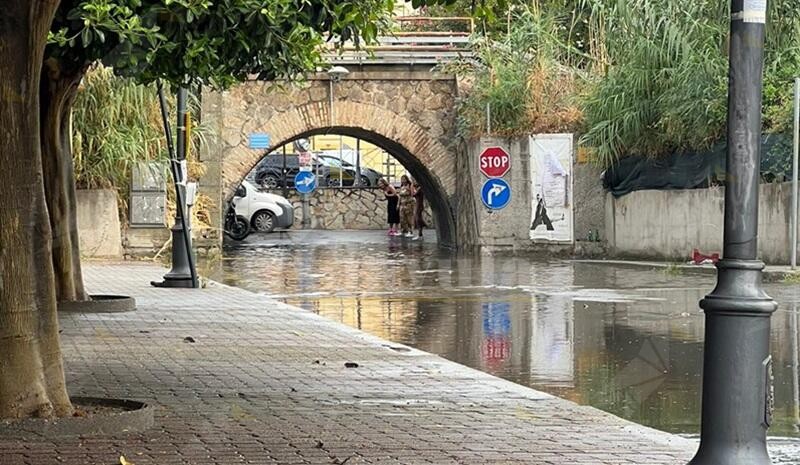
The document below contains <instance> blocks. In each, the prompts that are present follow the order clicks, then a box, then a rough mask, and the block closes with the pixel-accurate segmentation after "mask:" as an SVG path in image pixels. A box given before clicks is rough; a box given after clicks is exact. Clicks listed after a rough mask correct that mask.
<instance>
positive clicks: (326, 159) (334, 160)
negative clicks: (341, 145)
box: [320, 157, 342, 166]
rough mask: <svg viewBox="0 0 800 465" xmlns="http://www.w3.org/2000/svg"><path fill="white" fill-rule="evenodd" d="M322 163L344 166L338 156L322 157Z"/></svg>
mask: <svg viewBox="0 0 800 465" xmlns="http://www.w3.org/2000/svg"><path fill="white" fill-rule="evenodd" d="M320 159H321V161H322V163H325V164H326V165H329V166H342V163H341V162H340V161H339V159H338V158H333V157H320Z"/></svg>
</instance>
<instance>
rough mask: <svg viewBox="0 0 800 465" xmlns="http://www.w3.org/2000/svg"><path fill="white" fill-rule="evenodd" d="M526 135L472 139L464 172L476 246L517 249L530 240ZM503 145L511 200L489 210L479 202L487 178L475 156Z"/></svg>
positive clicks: (490, 249)
mask: <svg viewBox="0 0 800 465" xmlns="http://www.w3.org/2000/svg"><path fill="white" fill-rule="evenodd" d="M528 145H529V144H528V138H527V137H524V138H515V139H503V138H495V137H483V138H481V139H480V140H476V141H473V142H471V144H470V146H469V149H468V163H467V166H466V168H467V169H466V172H465V173H461V175H462V176H464V177H465V178H467V179H469V184H470V185H471V186H472V196H473V199H474V200H473V202H474V204H475V209H476V213H475V214H476V217H477V218H476V220H477V223H478V245H480V246H482V247H485V248H486V249H487V250H488V251H492V250H495V249H502V248H516V247H520V246H524V245H527V244H528V243H530V242H531V241H530V223H531V183H530V167H529V163H530V153H529V147H528ZM496 146H499V147H502V148H503V149H505V150H506V152H508V154H509V155H510V156H511V169H510V171H509V172H508V173H507V174H506V175H505V176H504V177H503V179H504V180H505V181H506V182H508V183H509V185H510V186H511V201H510V202H509V204H508V205H507V206H506V207H505V208H503V209H502V210H490V209H488V208H486V206H484V205H483V202H482V201H481V187H482V186H483V183H484V181H485V180H486V177H485V176H484V175H483V174H481V173H480V171H479V169H478V166H479V165H478V157H479V156H480V154H481V152H483V150H484V149H486V148H488V147H496Z"/></svg>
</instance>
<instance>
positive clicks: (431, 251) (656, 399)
mask: <svg viewBox="0 0 800 465" xmlns="http://www.w3.org/2000/svg"><path fill="white" fill-rule="evenodd" d="M353 234H355V235H353ZM353 234H351V235H348V236H346V237H344V236H337V235H330V234H329V235H326V236H324V237H311V236H303V243H298V242H296V241H295V240H292V239H291V238H289V239H286V238H283V239H280V238H273V236H268V237H267V238H266V240H265V239H259V238H256V239H255V240H261V241H262V242H250V243H246V244H244V245H241V246H238V247H236V248H234V249H230V250H227V251H226V256H227V257H228V258H226V259H225V260H224V263H223V275H224V277H223V279H224V280H225V281H226V282H227V283H229V284H233V285H237V286H241V287H244V288H248V289H250V290H254V291H258V292H263V293H265V294H268V295H270V296H272V297H274V298H278V299H280V300H283V301H286V302H288V303H291V304H295V305H298V306H301V307H304V308H307V309H310V310H313V311H315V312H317V313H320V314H322V315H325V316H327V317H329V318H332V319H335V320H338V321H341V322H343V323H345V324H348V325H350V326H354V327H356V328H359V329H362V330H364V331H367V332H370V333H372V334H375V335H377V336H380V337H383V338H385V339H389V340H392V341H396V342H401V343H405V344H408V345H411V346H414V347H417V348H419V349H422V350H425V351H428V352H433V353H436V354H439V355H441V356H443V357H445V358H448V359H450V360H454V361H456V362H459V363H462V364H465V365H468V366H472V367H474V368H477V369H480V370H483V371H486V372H489V373H492V374H495V375H497V376H501V377H503V378H506V379H509V380H512V381H515V382H517V383H520V384H525V385H528V386H531V387H534V388H536V389H540V390H543V391H547V392H550V393H553V394H555V395H558V396H561V397H564V398H567V399H570V400H573V401H575V402H578V403H581V404H588V405H592V406H595V407H598V408H600V409H603V410H606V411H609V412H611V413H614V414H616V415H619V416H622V417H624V418H628V419H630V420H633V421H636V422H638V423H642V424H645V425H648V426H652V427H655V428H658V429H661V430H665V431H671V432H676V433H695V432H697V431H698V430H699V412H700V386H701V379H700V375H701V372H702V350H703V348H702V338H703V324H704V320H703V314H702V312H701V311H700V310H699V308H698V306H697V302H698V301H699V300H700V299H701V298H702V297H703V296H704V295H705V294H706V293H707V292H708V291H709V290H710V289H711V288H712V287H713V284H714V277H713V276H708V275H694V274H683V275H672V274H666V273H664V272H662V271H647V270H642V269H641V268H624V267H611V266H606V265H602V266H601V265H594V264H584V263H571V262H563V261H549V262H548V261H532V260H530V259H527V258H520V257H491V256H480V255H479V256H456V255H451V254H449V253H446V252H443V251H441V250H439V249H437V248H435V247H432V246H423V245H418V244H412V243H404V242H402V241H397V240H393V239H392V240H390V239H387V238H386V237H380V236H375V235H370V234H361V233H353ZM359 234H361V235H359ZM294 237H297V236H294ZM767 290H768V292H769V293H770V294H771V295H772V296H773V297H775V298H776V299H777V300H778V301H779V302H780V308H779V310H778V311H777V312H776V313H775V316H774V318H773V331H772V347H773V357H774V360H775V395H776V411H775V422H774V424H773V427H772V428H771V430H770V431H771V434H775V435H785V436H790V435H793V436H798V437H800V433H798V428H799V426H798V425H800V418H799V416H800V412H799V411H798V405H799V403H800V393H799V392H798V391H799V390H800V387H799V383H800V381H798V368H799V361H798V357H800V352H799V351H800V349H799V348H798V337H800V334H799V333H798V318H799V317H798V308H797V307H798V306H797V302H798V301H800V293H798V290H797V288H796V287H794V286H788V285H770V286H768V289H767Z"/></svg>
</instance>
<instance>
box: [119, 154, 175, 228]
mask: <svg viewBox="0 0 800 465" xmlns="http://www.w3.org/2000/svg"><path fill="white" fill-rule="evenodd" d="M167 167H168V165H167V164H166V163H163V162H138V163H136V164H135V165H133V173H132V179H131V200H130V205H129V206H128V209H129V220H128V222H129V224H130V227H131V228H163V227H164V226H165V225H166V210H167V181H166V179H167V177H166V174H167Z"/></svg>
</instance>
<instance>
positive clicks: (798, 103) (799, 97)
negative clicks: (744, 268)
mask: <svg viewBox="0 0 800 465" xmlns="http://www.w3.org/2000/svg"><path fill="white" fill-rule="evenodd" d="M798 152H800V78H795V80H794V149H793V154H792V215H791V216H792V259H791V264H792V269H793V270H794V269H795V268H797V158H798Z"/></svg>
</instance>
